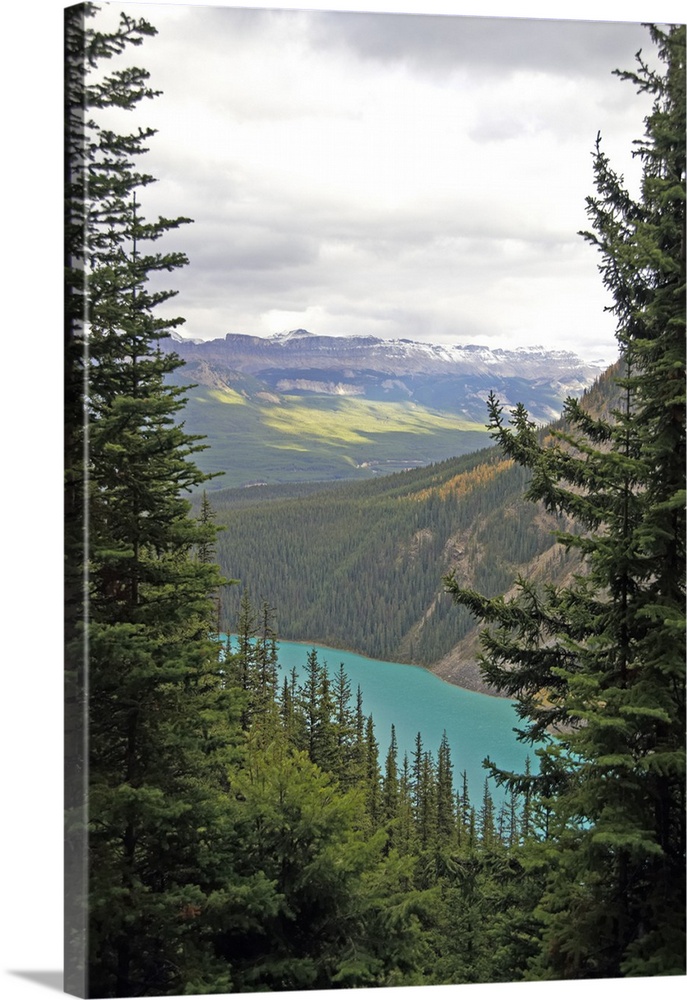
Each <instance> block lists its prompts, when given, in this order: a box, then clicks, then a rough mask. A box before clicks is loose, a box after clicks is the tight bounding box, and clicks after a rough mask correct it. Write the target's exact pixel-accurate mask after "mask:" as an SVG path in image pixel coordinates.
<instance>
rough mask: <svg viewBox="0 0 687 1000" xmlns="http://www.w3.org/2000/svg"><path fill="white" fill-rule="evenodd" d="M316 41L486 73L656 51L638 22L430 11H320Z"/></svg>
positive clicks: (619, 60)
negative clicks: (415, 12) (439, 13)
mask: <svg viewBox="0 0 687 1000" xmlns="http://www.w3.org/2000/svg"><path fill="white" fill-rule="evenodd" d="M311 30H312V33H313V38H314V40H315V41H316V42H317V43H318V44H321V45H325V46H329V47H332V48H341V47H345V48H348V49H350V50H351V51H352V52H354V53H355V54H356V55H358V56H360V57H362V58H365V59H370V60H376V61H379V62H405V63H407V64H409V65H410V66H411V67H412V68H414V69H422V70H425V71H426V72H432V73H436V72H443V73H446V72H450V71H452V70H457V69H469V70H470V72H472V73H475V74H477V75H478V76H479V75H482V74H483V73H492V72H494V71H497V72H500V73H503V74H508V73H512V72H514V71H516V70H519V69H527V70H530V71H535V72H537V71H539V72H546V73H556V74H563V75H567V74H572V73H574V74H576V75H577V76H580V75H586V74H588V73H591V74H598V73H610V72H611V71H612V70H613V69H614V68H616V67H618V68H621V69H627V68H632V66H631V65H630V66H628V55H629V56H630V59H631V58H632V54H633V53H635V52H636V51H637V50H638V49H640V48H642V47H646V48H649V47H650V42H649V38H648V34H647V31H646V29H644V28H643V27H642V26H641V25H639V24H636V23H634V22H617V23H616V22H599V21H555V20H536V19H527V18H492V17H461V16H449V15H424V14H417V15H415V14H384V15H381V14H365V13H359V14H356V13H351V14H346V13H337V14H326V13H320V14H316V15H313V18H312V22H311Z"/></svg>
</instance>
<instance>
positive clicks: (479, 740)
mask: <svg viewBox="0 0 687 1000" xmlns="http://www.w3.org/2000/svg"><path fill="white" fill-rule="evenodd" d="M311 649H316V650H317V655H318V659H319V661H320V663H321V664H323V663H326V664H327V668H328V672H329V675H330V677H331V678H332V679H333V678H334V675H335V674H336V673H337V671H338V669H339V665H340V664H341V663H343V666H344V670H345V671H346V674H347V675H348V678H349V680H350V682H351V691H352V706H351V707H353V708H354V707H355V697H356V690H357V688H358V685H360V689H361V691H362V693H363V710H364V712H365V714H366V715H370V714H371V715H372V717H373V719H374V724H375V735H376V737H377V741H378V743H379V748H380V760H381V762H382V764H383V761H384V758H385V756H386V752H387V750H388V748H389V739H390V736H391V725H392V723H393V724H394V725H395V727H396V738H397V741H398V747H399V757H398V763H399V767H400V766H401V765H402V763H403V755H404V753H406V752H407V753H408V758H409V760H410V761H412V753H413V750H414V748H415V737H416V736H417V733H418V731H419V732H421V733H422V740H423V744H424V747H425V749H427V750H431V751H432V752H433V754H434V757H435V759H436V753H437V750H438V748H439V743H440V741H441V737H442V734H443V732H444V730H446V735H447V737H448V740H449V743H450V746H451V758H452V762H453V771H454V782H455V784H456V786H458V785H459V784H460V774H461V772H462V771H466V772H467V776H468V783H469V790H470V798H471V799H472V801H473V804H476V803H479V801H480V797H481V794H482V789H483V786H484V779H485V776H486V774H487V772H486V771H485V770H484V768H483V767H482V761H483V760H484V758H485V757H487V756H488V757H490V758H491V760H493V761H494V763H495V764H497V765H498V766H499V767H501V768H503V769H504V770H513V771H522V770H524V767H525V761H526V758H527V757H528V756H529V757H530V759H531V762H532V769H533V770H536V758H535V757H534V753H533V750H532V748H531V747H530V746H529V745H526V744H523V743H519V742H518V741H517V740H516V736H515V733H514V732H513V727H514V726H517V725H518V724H519V720H518V717H517V715H516V713H515V709H514V707H513V704H512V702H510V701H508V700H507V699H505V698H493V697H490V696H489V695H485V694H477V693H476V692H474V691H466V690H464V689H463V688H459V687H456V686H455V685H454V684H448V683H447V682H446V681H442V680H441V679H440V678H439V677H437V676H435V674H432V673H430V672H429V671H428V670H425V669H423V668H422V667H412V666H408V664H404V663H386V662H384V661H382V660H372V659H368V657H366V656H359V655H357V654H356V653H348V652H345V651H344V650H339V649H330V648H329V647H327V646H318V645H314V644H312V643H297V642H280V643H279V662H280V665H281V668H282V675H283V673H284V672H286V673H289V672H290V671H291V668H292V667H296V668H297V671H298V672H299V674H301V675H302V672H304V668H305V664H306V660H307V655H308V652H309V650H311ZM490 785H492V787H491V792H492V795H493V796H494V799H495V800H501V798H502V794H503V793H502V792H501V791H500V790H499V791H497V790H496V788H495V787H493V784H492V783H491V782H490Z"/></svg>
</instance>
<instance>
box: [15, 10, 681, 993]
mask: <svg viewBox="0 0 687 1000" xmlns="http://www.w3.org/2000/svg"><path fill="white" fill-rule="evenodd" d="M208 5H212V6H216V5H217V4H206V6H208ZM64 6H65V4H64V3H63V2H61V0H29V2H28V3H21V2H20V0H14V2H13V3H10V4H6V5H5V6H4V8H3V24H2V27H3V32H2V38H3V52H2V59H0V66H1V67H2V73H3V85H2V91H1V92H2V99H3V123H2V124H3V127H2V135H3V140H4V141H3V153H2V161H1V162H2V168H1V169H2V180H3V192H4V199H3V209H4V212H3V214H4V216H5V220H4V221H5V225H4V227H3V229H4V231H3V237H4V238H3V244H4V246H3V249H4V253H3V268H2V276H3V283H2V287H3V290H4V294H3V309H2V316H3V320H4V322H3V331H2V332H3V337H2V341H0V359H1V365H2V369H1V370H2V381H1V383H0V384H1V385H2V391H1V392H0V400H1V405H2V411H1V417H2V424H1V426H2V439H1V440H2V443H3V445H4V447H3V455H2V458H3V462H2V467H3V473H4V475H3V483H2V491H1V497H2V499H1V500H0V504H1V505H2V521H1V522H0V523H1V524H2V525H3V528H4V531H3V539H4V542H5V544H4V545H3V548H4V549H5V551H6V552H7V557H6V559H5V565H4V567H3V569H4V572H3V573H2V577H1V578H2V579H3V580H4V586H3V588H2V594H3V596H2V604H1V605H0V606H1V607H2V611H3V616H2V620H3V643H2V649H3V656H2V665H3V666H2V670H3V675H2V677H3V685H2V691H3V701H2V704H3V725H2V727H1V729H2V752H1V757H0V760H1V761H2V792H3V795H2V803H3V808H2V814H1V815H2V819H1V820H0V837H1V838H2V844H1V848H2V850H0V859H1V865H2V867H1V876H0V877H1V879H2V882H1V889H2V892H1V899H2V903H1V905H0V914H1V915H2V918H3V919H2V928H1V929H0V995H2V996H3V997H5V998H7V1000H15V998H16V1000H24V998H40V997H42V996H45V997H48V996H50V994H51V992H52V993H54V992H55V990H56V989H58V990H59V989H61V987H60V986H59V985H58V983H59V978H58V973H59V971H60V970H61V968H62V940H61V934H62V829H61V796H62V685H61V670H62V652H61V597H62V593H61V530H62V525H61V521H62V506H61V504H62V500H61V468H62V465H61V459H62V456H61V445H62V437H61V434H62V415H61V377H62V333H61V326H62V322H61V291H60V289H61V283H60V266H61V263H60V260H61V243H60V240H61V196H62V175H61V144H62V139H61V134H62V105H61V93H62V75H61V74H62V48H61V45H62V42H61V39H62V10H63V7H64ZM123 6H125V5H123ZM152 6H154V4H152ZM199 6H200V5H199ZM235 6H248V7H256V6H272V7H289V6H291V7H296V6H301V7H310V8H315V9H322V8H323V7H325V6H326V5H325V4H324V3H319V4H317V3H306V2H304V3H301V4H297V3H293V4H279V3H269V2H263V3H255V2H250V0H246V2H244V3H243V4H236V5H235ZM331 8H333V9H338V10H375V11H390V12H394V11H408V12H414V13H418V12H420V10H422V12H423V13H441V14H473V15H474V14H480V15H498V16H503V15H506V14H508V15H510V16H528V17H551V16H557V17H576V18H588V19H610V20H613V19H624V20H636V21H649V20H654V21H671V20H673V21H679V20H684V13H683V10H684V8H683V6H682V4H681V3H680V2H674V0H657V2H653V3H652V2H642V0H636V2H632V0H623V2H615V3H614V2H606V0H595V2H590V0H576V2H574V3H570V2H567V0H560V2H559V3H558V4H555V5H554V4H552V3H550V2H546V0H540V2H535V0H531V2H529V3H526V2H519V0H515V2H513V3H510V4H508V3H505V2H501V3H497V2H490V0H481V2H472V3H469V2H459V0H454V2H443V3H442V2H438V0H435V2H431V0H426V2H425V3H423V4H422V5H420V4H418V3H417V2H412V0H406V2H403V0H396V2H384V0H378V2H377V3H373V4H365V3H350V2H345V0H339V2H337V3H333V4H331ZM150 19H151V20H152V21H153V23H154V12H153V11H151V15H150ZM8 216H9V218H8ZM680 983H681V980H680V979H676V978H673V979H670V980H659V981H656V982H654V981H646V980H644V981H638V980H635V981H630V982H626V981H623V982H621V981H607V982H603V983H597V984H594V983H586V984H584V987H583V988H584V990H585V992H586V991H588V990H592V991H594V992H596V990H599V992H601V991H603V993H604V994H606V995H611V996H614V995H617V996H619V997H620V996H621V995H622V997H623V1000H626V998H630V1000H632V998H637V1000H638V998H639V997H640V996H644V995H645V994H646V993H647V992H654V990H660V992H661V993H662V994H664V995H667V996H677V990H678V987H679V986H680ZM552 990H555V992H556V994H557V995H560V996H562V997H563V998H565V997H570V998H572V997H573V996H575V997H576V996H577V995H578V994H579V991H580V984H577V985H576V984H573V983H570V984H555V986H551V985H547V984H544V983H541V984H539V983H537V984H523V985H518V986H506V987H495V986H484V987H483V986H472V987H461V988H460V990H458V989H457V988H456V987H431V988H424V989H417V990H414V989H398V990H387V991H385V992H384V994H383V996H384V997H385V998H386V997H387V996H388V997H389V1000H391V998H392V997H394V998H395V997H396V996H398V997H402V998H405V997H408V998H412V1000H415V998H419V997H422V998H423V1000H425V998H428V997H431V998H434V997H436V998H437V1000H439V998H441V997H444V996H446V997H448V996H453V997H455V996H456V995H457V994H460V995H461V996H464V997H467V998H471V997H475V998H483V997H489V998H490V1000H491V998H492V997H497V998H500V997H508V998H509V1000H510V998H513V1000H520V998H529V997H533V998H535V1000H537V998H539V997H541V998H542V1000H543V998H544V997H545V996H546V995H547V994H549V993H550V992H551V991H552ZM344 992H345V993H346V994H348V995H350V996H356V997H357V996H359V995H360V992H361V991H359V990H358V991H344ZM365 992H366V991H365ZM680 992H682V991H680ZM328 995H329V994H319V993H308V994H307V996H308V997H313V998H317V997H320V996H328ZM339 995H341V994H339ZM282 996H284V997H285V998H286V997H288V996H295V994H282ZM304 996H306V994H304ZM381 996H382V995H381V994H380V997H381Z"/></svg>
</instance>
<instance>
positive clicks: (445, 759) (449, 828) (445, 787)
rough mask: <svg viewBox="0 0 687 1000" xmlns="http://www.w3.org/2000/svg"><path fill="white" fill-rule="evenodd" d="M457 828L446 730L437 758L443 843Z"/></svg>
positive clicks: (449, 750)
mask: <svg viewBox="0 0 687 1000" xmlns="http://www.w3.org/2000/svg"><path fill="white" fill-rule="evenodd" d="M455 826H456V816H455V811H454V793H453V765H452V763H451V747H450V746H449V742H448V737H447V736H446V730H444V733H443V735H442V737H441V743H440V744H439V755H438V758H437V831H438V834H439V839H440V840H441V841H442V842H443V843H447V842H449V841H450V840H451V839H452V837H453V834H454V832H455Z"/></svg>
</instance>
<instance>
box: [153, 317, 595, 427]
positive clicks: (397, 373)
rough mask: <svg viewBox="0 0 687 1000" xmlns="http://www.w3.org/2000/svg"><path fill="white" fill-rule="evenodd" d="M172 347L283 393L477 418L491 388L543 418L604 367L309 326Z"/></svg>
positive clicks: (535, 353) (560, 357) (564, 357)
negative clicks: (328, 332) (332, 333)
mask: <svg viewBox="0 0 687 1000" xmlns="http://www.w3.org/2000/svg"><path fill="white" fill-rule="evenodd" d="M169 346H170V349H172V350H175V351H176V352H177V353H178V354H180V355H181V356H182V357H183V358H184V359H185V360H187V361H189V362H191V361H193V362H201V361H202V362H204V364H203V366H202V371H207V370H208V366H209V368H210V369H213V370H214V375H213V378H216V377H217V370H218V366H219V368H221V369H222V371H224V372H225V376H223V377H226V372H240V373H243V374H244V375H250V376H253V377H254V378H256V379H259V380H260V382H262V383H264V384H265V387H266V388H267V389H269V390H271V391H274V392H278V393H287V394H292V395H293V394H296V395H302V396H308V395H313V394H317V395H337V396H357V397H367V398H370V399H374V400H391V401H398V402H405V403H411V404H412V403H418V404H420V405H423V406H426V407H427V406H428V407H431V408H434V409H439V410H450V411H452V412H454V413H456V412H457V413H460V414H462V415H464V416H466V417H469V418H470V419H475V420H478V421H480V422H482V421H483V419H484V416H485V412H486V406H485V401H486V399H487V396H488V394H489V392H490V391H492V390H493V391H494V392H495V393H496V395H497V396H498V398H499V400H500V401H501V403H502V404H503V405H504V406H511V405H515V403H517V402H522V403H524V404H525V405H526V406H527V407H528V409H529V411H530V415H531V416H532V417H533V419H535V420H536V421H538V422H540V423H545V422H548V421H550V420H553V419H555V418H556V417H558V416H559V415H560V412H561V408H562V405H563V401H564V400H565V398H566V397H567V396H579V395H581V394H582V392H584V390H585V389H586V388H588V387H589V386H590V385H591V384H592V383H593V382H594V381H595V379H596V378H598V376H599V375H600V374H601V372H602V371H603V369H604V366H603V365H602V364H600V363H599V364H589V363H587V362H585V361H583V360H582V359H581V358H579V357H578V356H577V355H576V354H574V353H573V352H571V351H561V350H547V349H545V348H544V347H541V346H536V347H524V348H522V347H520V348H514V349H512V350H508V349H504V348H492V347H488V346H486V345H483V344H452V345H437V344H427V343H424V342H420V341H414V340H406V339H403V340H382V339H380V338H379V337H369V336H349V337H329V336H321V335H318V334H315V333H311V332H310V331H308V330H303V329H298V330H288V331H284V332H281V333H276V334H274V335H273V336H271V337H254V336H250V335H247V334H241V333H228V334H226V336H225V337H223V338H219V339H217V340H209V341H201V342H199V341H191V340H185V339H183V338H179V337H178V336H177V337H175V338H174V341H173V343H171V344H170V345H169ZM200 377H201V378H203V377H204V376H203V375H202V372H201V375H200ZM194 378H197V374H196V373H195V366H194Z"/></svg>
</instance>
